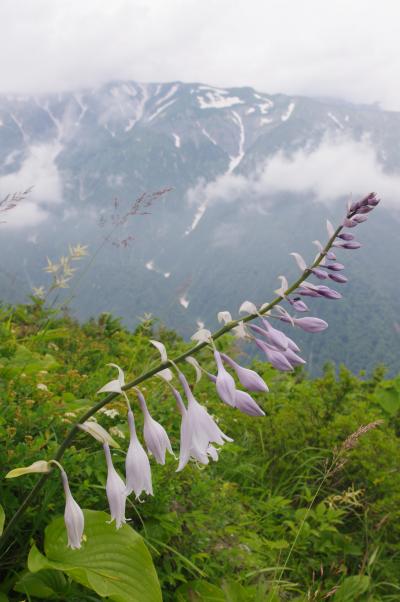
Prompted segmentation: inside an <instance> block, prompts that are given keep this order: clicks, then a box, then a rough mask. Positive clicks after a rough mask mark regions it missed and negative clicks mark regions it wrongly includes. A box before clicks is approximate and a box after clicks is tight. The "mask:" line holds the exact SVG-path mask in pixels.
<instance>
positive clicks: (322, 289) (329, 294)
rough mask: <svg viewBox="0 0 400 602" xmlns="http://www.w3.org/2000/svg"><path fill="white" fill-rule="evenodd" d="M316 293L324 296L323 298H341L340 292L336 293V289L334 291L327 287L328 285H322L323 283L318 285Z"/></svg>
mask: <svg viewBox="0 0 400 602" xmlns="http://www.w3.org/2000/svg"><path fill="white" fill-rule="evenodd" d="M318 293H319V294H320V295H321V296H322V297H325V299H341V298H342V295H341V294H340V293H338V292H337V291H334V290H333V289H332V288H329V286H324V285H320V286H318Z"/></svg>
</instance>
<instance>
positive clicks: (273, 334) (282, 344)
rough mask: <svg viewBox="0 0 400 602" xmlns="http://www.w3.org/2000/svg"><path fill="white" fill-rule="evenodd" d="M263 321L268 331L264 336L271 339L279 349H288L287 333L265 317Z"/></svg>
mask: <svg viewBox="0 0 400 602" xmlns="http://www.w3.org/2000/svg"><path fill="white" fill-rule="evenodd" d="M261 322H262V323H263V326H264V328H265V331H266V334H264V336H265V337H266V338H267V339H268V340H269V342H270V343H271V344H272V345H274V347H276V348H277V349H280V350H284V349H287V346H288V340H287V336H286V335H285V333H284V332H281V331H280V330H278V329H277V328H274V327H273V326H271V324H270V323H269V322H268V320H266V319H265V318H261Z"/></svg>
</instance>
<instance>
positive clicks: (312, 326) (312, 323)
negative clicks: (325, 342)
mask: <svg viewBox="0 0 400 602" xmlns="http://www.w3.org/2000/svg"><path fill="white" fill-rule="evenodd" d="M293 321H294V323H295V325H296V326H298V327H299V328H301V329H302V330H304V331H305V332H322V330H325V329H326V328H328V323H327V322H325V320H321V319H320V318H314V317H311V316H310V317H307V318H294V319H293Z"/></svg>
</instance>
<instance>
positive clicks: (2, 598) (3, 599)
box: [0, 592, 8, 602]
mask: <svg viewBox="0 0 400 602" xmlns="http://www.w3.org/2000/svg"><path fill="white" fill-rule="evenodd" d="M0 602H8V598H7V596H6V595H5V594H3V593H2V592H0Z"/></svg>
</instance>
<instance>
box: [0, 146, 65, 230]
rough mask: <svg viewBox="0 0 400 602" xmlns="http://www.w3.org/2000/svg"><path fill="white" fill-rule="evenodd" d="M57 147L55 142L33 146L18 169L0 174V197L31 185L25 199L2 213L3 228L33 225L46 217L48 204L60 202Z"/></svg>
mask: <svg viewBox="0 0 400 602" xmlns="http://www.w3.org/2000/svg"><path fill="white" fill-rule="evenodd" d="M60 148H61V147H60V145H59V144H58V143H50V144H41V145H32V146H31V147H29V150H28V154H27V157H26V159H25V160H24V162H23V163H22V165H21V167H20V169H19V170H18V171H15V172H12V173H10V174H8V175H5V176H2V177H0V198H1V199H2V198H4V197H5V196H6V195H8V194H14V193H16V192H20V191H23V190H26V189H28V188H30V187H33V188H32V191H31V192H30V193H29V195H28V197H27V198H26V200H22V201H21V202H20V203H19V204H18V205H17V207H15V208H14V209H12V210H11V211H10V212H7V214H4V216H3V217H4V220H5V221H6V224H4V226H3V227H10V228H23V227H27V226H33V225H36V224H38V223H40V222H42V221H43V220H44V219H46V217H47V216H48V208H49V206H50V205H52V204H54V203H60V202H61V201H62V180H61V176H60V173H59V171H58V169H57V165H56V164H55V158H56V156H57V154H58V152H59V151H60Z"/></svg>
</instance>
